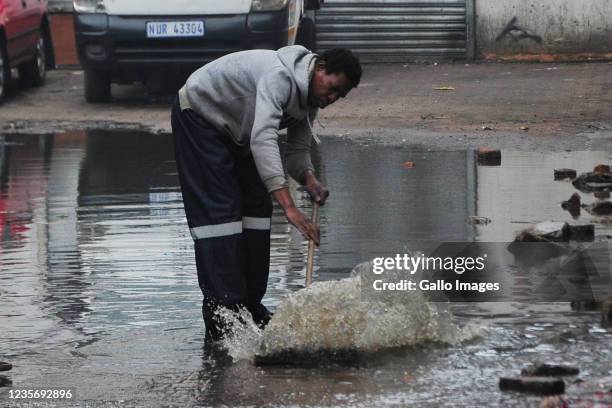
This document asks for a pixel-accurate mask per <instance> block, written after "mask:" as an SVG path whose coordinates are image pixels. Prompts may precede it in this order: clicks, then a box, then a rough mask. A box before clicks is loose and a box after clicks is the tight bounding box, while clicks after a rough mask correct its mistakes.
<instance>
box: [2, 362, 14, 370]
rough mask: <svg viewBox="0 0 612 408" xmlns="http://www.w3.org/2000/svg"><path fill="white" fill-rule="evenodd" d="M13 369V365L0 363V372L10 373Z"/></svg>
mask: <svg viewBox="0 0 612 408" xmlns="http://www.w3.org/2000/svg"><path fill="white" fill-rule="evenodd" d="M12 368H13V365H12V364H11V363H7V362H4V361H0V371H9V370H11V369H12Z"/></svg>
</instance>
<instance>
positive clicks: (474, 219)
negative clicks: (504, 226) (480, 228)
mask: <svg viewBox="0 0 612 408" xmlns="http://www.w3.org/2000/svg"><path fill="white" fill-rule="evenodd" d="M467 222H468V224H476V225H478V224H480V225H487V224H489V223H490V222H491V219H490V218H487V217H479V216H477V215H470V216H469V217H468V219H467Z"/></svg>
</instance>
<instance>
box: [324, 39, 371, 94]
mask: <svg viewBox="0 0 612 408" xmlns="http://www.w3.org/2000/svg"><path fill="white" fill-rule="evenodd" d="M320 60H321V61H325V72H326V73H328V74H340V73H344V75H346V78H347V79H348V80H349V81H350V82H351V85H353V88H357V85H359V81H360V80H361V64H360V63H359V58H357V57H356V56H355V54H353V53H352V52H351V50H347V49H346V48H332V49H331V50H327V51H325V52H324V53H323V54H321V57H320Z"/></svg>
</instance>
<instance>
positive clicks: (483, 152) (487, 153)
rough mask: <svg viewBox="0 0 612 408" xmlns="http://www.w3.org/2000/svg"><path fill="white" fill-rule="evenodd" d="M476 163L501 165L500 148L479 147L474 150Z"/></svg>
mask: <svg viewBox="0 0 612 408" xmlns="http://www.w3.org/2000/svg"><path fill="white" fill-rule="evenodd" d="M476 157H477V159H478V164H479V165H481V166H499V165H501V150H498V149H489V148H487V147H480V148H478V150H476Z"/></svg>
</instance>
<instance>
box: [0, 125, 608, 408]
mask: <svg viewBox="0 0 612 408" xmlns="http://www.w3.org/2000/svg"><path fill="white" fill-rule="evenodd" d="M406 160H411V161H414V162H415V163H416V167H414V168H411V169H406V168H404V167H402V163H404V162H405V161H406ZM608 162H610V154H609V153H608V152H571V153H570V152H519V151H504V152H503V158H502V164H501V166H498V167H483V166H478V164H477V163H476V162H475V160H474V157H473V154H472V152H471V151H428V150H426V149H423V148H413V147H411V146H405V147H392V146H385V147H377V146H372V145H370V146H363V145H359V144H355V143H350V142H347V141H341V140H334V139H330V140H326V141H325V142H324V144H323V148H322V150H321V151H320V152H318V154H317V155H316V156H315V164H316V166H317V168H318V170H319V172H320V174H321V175H322V177H321V178H322V179H323V180H324V181H325V182H326V183H327V185H328V186H329V188H330V190H331V193H332V195H331V197H330V200H329V203H328V205H326V206H325V207H324V208H323V209H322V211H321V220H320V221H321V229H322V245H321V247H320V248H319V250H318V252H317V255H316V271H315V281H327V280H339V279H341V278H345V277H346V276H347V275H348V272H349V271H350V270H351V269H352V268H353V267H354V266H355V265H357V264H359V263H361V262H364V261H367V260H369V259H371V258H373V257H379V256H393V255H394V254H396V253H403V252H407V251H413V250H418V249H419V247H420V246H421V245H424V243H427V242H440V241H473V240H479V241H487V242H489V241H492V242H494V241H498V242H499V241H509V240H511V239H512V238H513V236H514V234H515V232H516V231H518V230H520V229H522V228H523V227H524V226H525V224H523V223H524V222H526V221H543V220H555V221H567V222H573V223H576V222H577V223H586V222H590V221H591V219H592V217H591V216H590V215H588V214H586V213H584V212H583V213H582V215H581V217H580V218H579V219H578V220H573V219H572V218H571V216H570V214H569V213H568V212H566V211H564V210H563V209H561V207H560V203H561V201H563V200H567V199H568V198H569V197H570V196H571V195H572V194H573V193H574V192H576V190H575V189H574V187H573V186H572V185H571V184H570V183H567V182H555V181H553V169H555V168H560V167H569V168H575V169H576V170H578V172H579V173H580V172H583V171H588V170H590V169H591V168H592V167H593V165H595V164H599V163H608ZM581 196H582V198H583V202H587V203H589V202H592V201H593V197H592V195H589V194H582V193H581ZM298 205H299V206H301V207H303V208H305V210H307V211H308V209H307V208H306V207H307V203H306V201H305V200H304V199H302V198H300V197H298ZM471 215H477V216H484V217H488V218H490V219H492V223H490V224H488V225H470V224H468V223H467V222H466V219H467V218H468V216H471ZM272 234H273V235H272V257H271V261H272V262H271V271H270V272H271V273H270V282H269V289H268V294H267V296H266V299H265V302H266V304H267V305H268V306H270V307H273V308H275V307H277V306H278V305H279V304H280V302H281V301H283V300H284V299H286V298H287V297H288V295H290V294H291V293H294V292H295V291H296V290H298V289H300V288H302V287H303V282H304V269H305V258H306V255H305V254H306V243H305V242H304V241H303V240H302V239H301V236H300V235H299V234H298V233H297V232H296V231H295V230H294V229H292V228H290V227H289V226H288V224H287V222H286V221H285V219H284V217H283V216H282V212H281V211H280V210H279V209H275V212H274V218H273V226H272ZM596 235H598V236H599V237H605V236H606V235H608V236H609V235H612V231H611V230H610V225H609V224H608V225H606V224H597V225H596ZM0 269H1V272H0V316H1V319H0V332H1V333H2V337H1V338H0V350H2V351H1V353H2V355H1V356H0V360H9V361H11V362H12V363H13V364H14V365H15V368H14V369H13V371H12V372H11V373H10V378H11V379H12V381H13V383H14V385H15V386H18V387H27V388H33V386H34V385H41V386H42V385H56V386H71V387H74V388H76V395H77V398H78V399H80V400H91V401H92V402H91V405H92V406H104V404H103V401H105V400H110V401H114V400H124V401H126V403H129V402H130V401H145V402H144V403H143V404H144V405H147V402H149V403H152V401H155V403H156V404H183V405H197V404H202V405H215V404H221V403H223V404H227V405H261V404H272V405H274V406H290V405H300V406H304V405H354V406H380V405H419V406H439V405H448V404H454V405H464V406H478V405H488V406H495V405H499V406H508V405H519V406H521V405H522V406H524V405H525V404H527V403H532V402H534V401H537V399H533V398H530V397H525V396H522V395H515V394H502V393H500V392H499V391H498V388H497V378H498V377H499V376H501V375H508V374H513V373H518V371H519V370H520V368H522V366H523V365H525V364H527V363H528V362H532V361H534V360H544V361H551V362H569V363H572V364H576V365H578V366H579V367H581V368H584V369H586V368H588V371H589V375H590V376H602V375H607V374H609V372H610V371H611V370H612V366H611V364H610V361H611V359H610V349H612V336H611V335H610V333H608V332H605V331H603V330H601V329H600V327H599V325H598V316H597V314H594V313H588V312H573V311H571V310H570V309H569V306H568V305H566V304H538V305H527V304H500V303H494V304H489V303H479V304H469V305H466V304H453V305H451V309H452V312H453V314H454V318H453V324H456V325H458V326H464V325H466V324H467V323H474V322H477V323H478V324H481V325H483V326H484V327H485V329H484V330H486V332H485V334H484V335H482V336H480V337H479V338H477V339H472V340H471V341H468V342H464V343H460V344H456V345H453V346H452V347H448V346H443V345H438V344H432V343H429V342H425V343H423V342H418V344H414V345H413V346H412V347H408V348H402V349H394V350H392V351H389V352H387V353H384V352H383V353H378V354H376V355H374V356H369V357H367V356H366V357H363V358H360V359H358V360H357V361H355V362H354V363H352V364H348V365H337V364H328V365H325V364H323V365H321V366H317V367H314V368H313V367H311V368H303V367H302V368H300V367H288V366H284V367H255V366H253V365H252V364H251V363H250V362H248V361H238V362H235V363H232V364H225V363H222V362H219V361H214V360H211V359H210V357H209V356H208V354H207V353H206V352H204V351H202V344H203V342H202V336H203V330H202V329H203V327H202V322H201V315H200V311H199V310H200V301H201V294H200V291H199V288H198V286H197V279H196V275H195V266H194V260H193V254H192V242H191V238H190V236H189V233H188V230H187V227H186V221H185V217H184V212H183V209H182V202H181V198H180V192H179V187H178V183H177V178H176V169H175V166H174V161H173V153H172V143H171V140H170V137H169V136H167V135H150V134H141V133H109V132H88V133H87V134H86V133H83V132H72V133H66V134H57V135H45V136H4V137H2V138H0ZM307 304H308V302H302V303H300V307H306V306H307ZM6 398H7V397H6V393H3V392H2V391H0V399H3V400H4V402H7V403H9V404H14V405H15V404H16V405H18V403H16V402H15V401H8V400H7V399H6ZM96 401H97V402H96ZM120 405H121V404H120ZM149 405H150V404H149ZM75 406H78V404H76V405H75Z"/></svg>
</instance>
